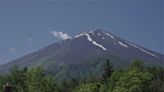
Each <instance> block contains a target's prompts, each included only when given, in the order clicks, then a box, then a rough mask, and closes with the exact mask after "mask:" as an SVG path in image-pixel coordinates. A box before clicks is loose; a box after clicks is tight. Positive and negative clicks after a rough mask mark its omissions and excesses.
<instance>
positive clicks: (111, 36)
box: [105, 33, 114, 39]
mask: <svg viewBox="0 0 164 92" xmlns="http://www.w3.org/2000/svg"><path fill="white" fill-rule="evenodd" d="M105 34H106V35H108V36H109V37H110V38H112V39H114V36H113V35H111V34H109V33H105Z"/></svg>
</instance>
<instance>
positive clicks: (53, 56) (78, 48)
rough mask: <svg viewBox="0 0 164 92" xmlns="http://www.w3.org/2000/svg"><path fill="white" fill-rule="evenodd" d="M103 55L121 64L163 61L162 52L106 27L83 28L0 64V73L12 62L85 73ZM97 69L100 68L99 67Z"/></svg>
mask: <svg viewBox="0 0 164 92" xmlns="http://www.w3.org/2000/svg"><path fill="white" fill-rule="evenodd" d="M106 59H110V60H111V62H112V64H113V65H114V66H115V67H118V68H120V67H126V66H127V65H128V64H130V63H131V61H132V60H134V59H140V60H142V61H144V63H145V64H146V65H160V64H162V63H163V62H164V55H162V54H159V53H157V52H153V51H151V50H148V49H146V48H143V47H141V46H139V45H136V44H134V43H131V42H129V41H126V40H124V39H121V38H120V37H117V36H115V35H113V34H111V33H109V32H107V31H103V30H101V29H97V30H95V31H89V32H82V33H80V34H78V35H76V36H74V37H71V38H68V39H66V40H62V41H59V42H56V43H54V44H51V45H49V46H47V47H45V48H43V49H40V50H38V51H36V52H33V53H31V54H28V55H25V56H23V57H21V58H18V59H16V60H13V61H11V62H9V63H7V64H4V65H1V66H0V73H4V72H6V71H8V70H9V69H10V68H11V67H12V66H13V65H18V66H20V67H25V66H26V67H35V66H42V67H44V68H45V69H46V70H47V71H48V72H51V73H58V74H57V76H58V77H59V76H61V75H62V72H61V71H66V70H69V69H70V70H71V71H75V70H76V71H78V72H76V73H79V71H80V72H81V71H83V73H86V71H88V70H87V69H88V68H89V67H87V66H88V65H90V66H91V67H92V68H93V67H95V66H93V65H95V62H97V63H98V64H100V63H102V62H103V61H104V60H106ZM101 65H102V64H101ZM63 66H67V68H68V67H69V69H67V68H66V69H64V70H63V68H62V69H61V67H63ZM97 67H99V66H97ZM90 70H91V69H90ZM97 71H101V68H99V70H97ZM71 73H72V72H71ZM76 73H75V74H76Z"/></svg>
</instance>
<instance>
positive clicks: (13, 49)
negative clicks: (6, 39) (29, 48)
mask: <svg viewBox="0 0 164 92" xmlns="http://www.w3.org/2000/svg"><path fill="white" fill-rule="evenodd" d="M9 52H10V53H16V52H17V49H16V48H9Z"/></svg>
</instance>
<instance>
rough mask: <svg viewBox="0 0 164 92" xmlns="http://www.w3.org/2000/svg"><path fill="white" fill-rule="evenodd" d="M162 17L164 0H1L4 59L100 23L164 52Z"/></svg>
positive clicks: (0, 53)
mask: <svg viewBox="0 0 164 92" xmlns="http://www.w3.org/2000/svg"><path fill="white" fill-rule="evenodd" d="M163 21H164V2H162V1H160V0H131V1H128V0H81V1H80V0H65V1H64V0H0V64H2V63H6V62H8V61H10V60H13V59H15V58H18V57H21V56H23V55H25V54H27V53H30V52H33V51H36V50H38V49H40V48H43V47H45V46H47V45H49V44H51V43H54V42H56V41H58V40H59V39H58V38H56V37H54V36H53V35H52V31H62V32H64V33H67V34H69V35H71V36H74V35H75V34H78V33H80V32H83V31H88V30H94V29H96V28H101V29H103V30H106V31H109V32H111V33H112V34H114V35H117V36H119V37H121V38H124V39H125V40H128V41H131V42H133V43H136V44H138V45H140V46H143V47H145V48H148V49H150V50H153V51H156V52H160V53H164V48H163V47H164V40H162V39H164V23H163Z"/></svg>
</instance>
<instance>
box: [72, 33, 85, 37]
mask: <svg viewBox="0 0 164 92" xmlns="http://www.w3.org/2000/svg"><path fill="white" fill-rule="evenodd" d="M84 35H85V34H84V33H81V34H78V35H76V36H75V37H74V38H78V37H81V36H84Z"/></svg>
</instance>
